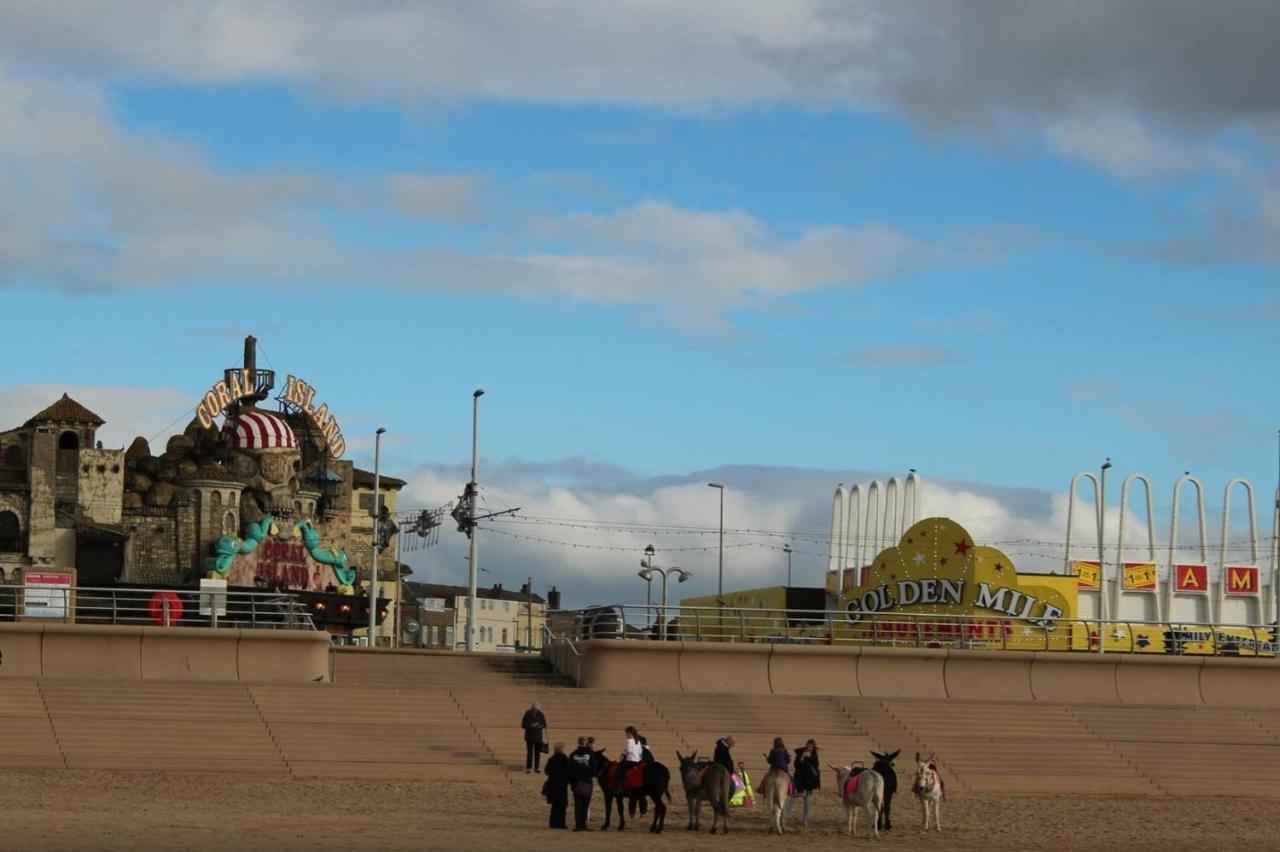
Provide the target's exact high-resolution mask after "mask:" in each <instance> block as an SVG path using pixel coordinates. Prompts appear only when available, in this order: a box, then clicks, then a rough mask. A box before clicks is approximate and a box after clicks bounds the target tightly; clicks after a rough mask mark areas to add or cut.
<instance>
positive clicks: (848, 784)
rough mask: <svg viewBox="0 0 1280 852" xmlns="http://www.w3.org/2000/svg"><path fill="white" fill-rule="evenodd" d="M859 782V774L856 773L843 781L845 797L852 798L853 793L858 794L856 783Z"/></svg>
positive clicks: (860, 777)
mask: <svg viewBox="0 0 1280 852" xmlns="http://www.w3.org/2000/svg"><path fill="white" fill-rule="evenodd" d="M860 780H862V773H861V772H856V773H854V774H853V775H850V776H849V777H848V778H846V779H844V794H845V795H846V796H852V795H853V794H854V793H856V792H858V782H859V781H860Z"/></svg>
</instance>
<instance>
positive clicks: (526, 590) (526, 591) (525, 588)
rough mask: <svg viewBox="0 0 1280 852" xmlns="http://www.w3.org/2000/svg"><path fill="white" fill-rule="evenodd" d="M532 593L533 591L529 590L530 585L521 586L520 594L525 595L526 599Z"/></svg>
mask: <svg viewBox="0 0 1280 852" xmlns="http://www.w3.org/2000/svg"><path fill="white" fill-rule="evenodd" d="M530 591H531V590H530V588H529V584H528V583H521V584H520V594H522V595H524V596H525V597H528V595H529V592H530Z"/></svg>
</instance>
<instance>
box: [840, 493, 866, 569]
mask: <svg viewBox="0 0 1280 852" xmlns="http://www.w3.org/2000/svg"><path fill="white" fill-rule="evenodd" d="M848 506H849V510H848V512H846V513H845V517H846V519H847V520H846V521H845V524H844V533H845V540H844V562H843V563H842V567H845V568H847V567H849V566H850V565H852V566H854V567H857V568H861V567H862V526H863V524H862V521H863V518H862V511H863V508H864V506H863V498H862V486H861V485H859V484H857V483H856V482H855V483H854V484H853V485H850V486H849V503H848Z"/></svg>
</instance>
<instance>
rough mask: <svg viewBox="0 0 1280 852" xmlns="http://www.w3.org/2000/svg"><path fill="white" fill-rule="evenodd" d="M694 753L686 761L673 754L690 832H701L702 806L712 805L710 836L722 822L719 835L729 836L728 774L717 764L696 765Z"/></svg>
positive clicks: (704, 762) (685, 758) (700, 762)
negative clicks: (677, 763) (678, 765)
mask: <svg viewBox="0 0 1280 852" xmlns="http://www.w3.org/2000/svg"><path fill="white" fill-rule="evenodd" d="M697 758H698V753H697V752H696V751H695V752H694V753H693V754H691V755H689V756H688V757H684V756H683V755H681V754H680V752H676V759H677V760H679V761H680V781H681V783H682V784H683V785H684V797H685V800H686V801H687V802H688V805H689V830H690V831H699V830H701V824H700V822H701V821H700V818H701V814H702V803H703V802H707V803H709V804H710V805H711V833H712V834H715V833H716V825H717V823H720V822H721V821H722V820H723V826H724V828H723V831H722V832H721V833H722V834H728V833H729V771H728V770H727V769H725V768H724V767H723V766H721V765H720V764H718V763H711V762H710V761H706V760H703V761H699V760H698V759H697Z"/></svg>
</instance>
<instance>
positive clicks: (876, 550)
mask: <svg viewBox="0 0 1280 852" xmlns="http://www.w3.org/2000/svg"><path fill="white" fill-rule="evenodd" d="M882 494H883V486H881V485H880V480H878V479H873V480H871V484H869V485H868V486H867V514H866V518H867V520H866V523H865V524H864V525H863V532H862V536H863V538H864V539H865V540H866V545H867V547H868V550H869V551H870V552H867V553H866V561H870V560H872V559H875V558H876V557H877V556H879V555H880V519H881V517H882V516H883V513H882V509H883V507H884V501H883V500H882V499H881V498H882ZM873 498H874V500H873ZM858 567H859V568H861V567H862V566H861V564H860V565H859V566H858Z"/></svg>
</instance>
